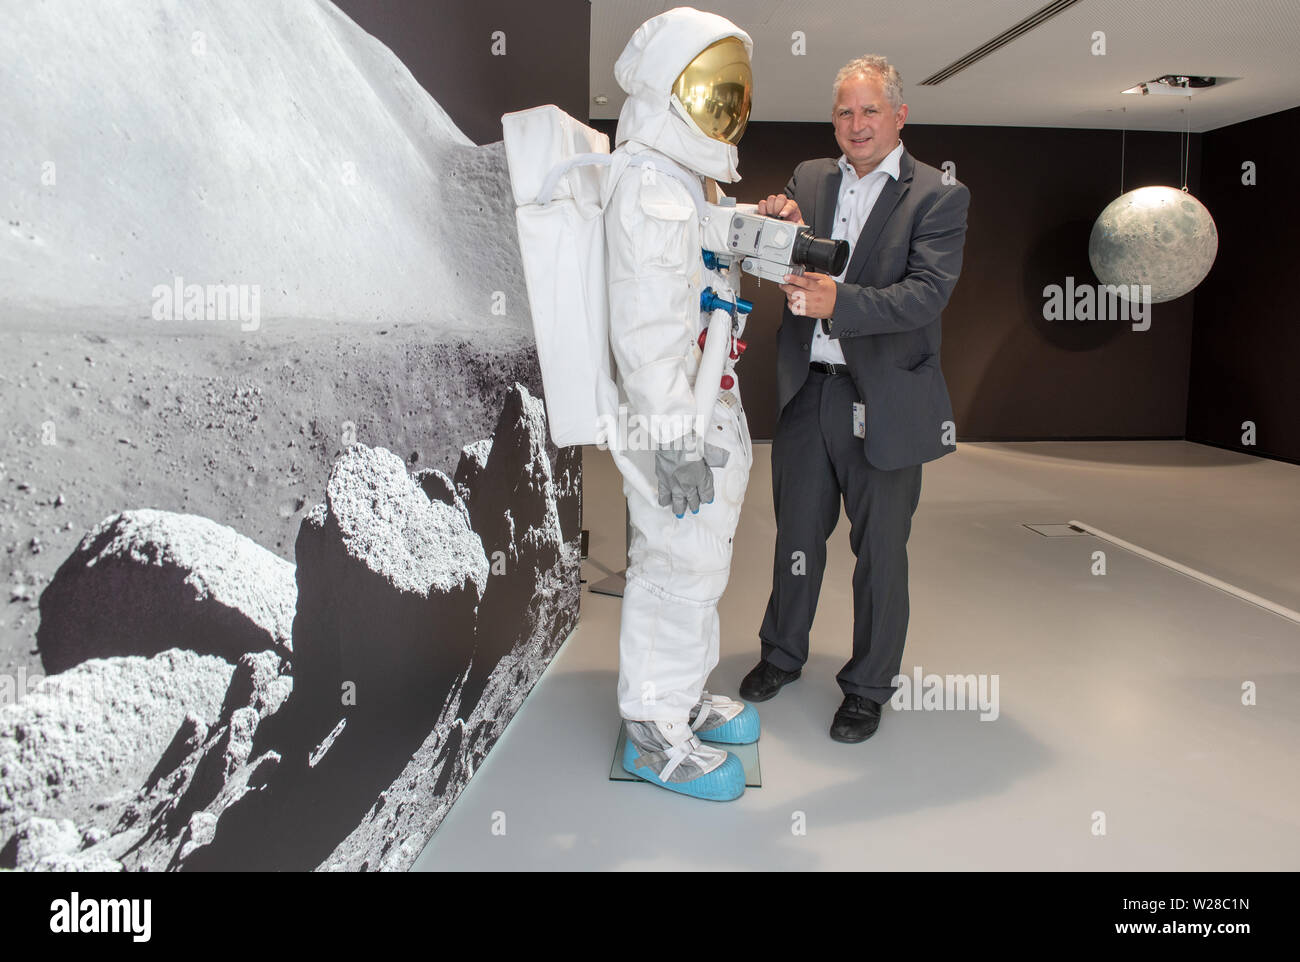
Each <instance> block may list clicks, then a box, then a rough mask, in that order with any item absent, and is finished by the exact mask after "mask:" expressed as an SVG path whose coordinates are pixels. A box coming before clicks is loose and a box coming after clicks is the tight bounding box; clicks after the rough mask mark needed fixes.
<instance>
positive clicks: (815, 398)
mask: <svg viewBox="0 0 1300 962" xmlns="http://www.w3.org/2000/svg"><path fill="white" fill-rule="evenodd" d="M859 400H860V399H859V397H858V391H857V388H856V387H854V384H853V380H852V378H850V377H849V376H848V375H846V374H832V375H827V374H821V373H818V372H816V371H810V372H809V373H808V380H807V381H806V382H805V383H804V386H803V387H802V388H801V389H800V390H799V393H798V394H796V395H795V396H794V397H793V398H792V399H791V400H790V402H789V403H788V404H787V405H786V406H785V410H784V411H782V412H781V418H780V421H779V422H778V423H777V428H776V436H775V438H773V441H772V497H773V500H774V502H775V506H776V556H775V560H774V562H773V571H772V597H771V598H770V600H769V601H768V603H767V614H766V615H765V616H764V617H763V627H762V628H761V629H760V630H759V637H760V639H761V640H762V649H763V658H765V659H766V660H767V661H770V662H771V663H772V664H774V665H776V666H777V667H778V668H781V669H783V670H784V671H794V670H795V669H797V668H801V667H802V666H803V664H804V662H806V661H807V660H808V633H809V630H810V629H811V628H812V622H813V615H815V614H816V612H817V596H818V594H819V593H820V591H821V586H822V573H823V572H824V571H825V569H826V539H827V538H829V537H830V534H831V532H832V531H834V530H835V525H836V523H837V522H838V521H839V517H840V499H841V498H843V501H844V508H845V513H846V514H847V515H848V518H849V524H850V528H849V544H850V545H851V546H852V548H853V554H854V556H855V557H856V558H857V564H856V566H855V567H854V569H853V657H852V658H850V659H849V661H848V663H847V664H845V666H844V667H843V668H842V669H840V672H839V674H838V675H836V676H835V677H836V680H837V681H839V683H840V688H841V689H842V690H843V691H844V693H845V694H846V695H849V694H853V695H861V696H863V697H865V698H869V699H870V700H872V701H874V702H877V703H879V704H884V703H885V702H886V701H888V700H889V699H890V697H891V696H892V694H893V691H894V683H893V678H894V677H895V676H896V675H897V674H898V671H899V666H900V664H901V662H902V659H903V642H904V640H905V639H906V637H907V616H908V601H907V536H908V534H909V533H910V531H911V528H912V513H913V512H914V511H915V510H916V504H917V501H918V500H919V499H920V496H921V466H920V465H919V464H917V465H913V466H911V467H906V468H899V469H898V470H896V471H878V470H876V469H875V468H873V467H872V466H871V465H870V464H869V463H868V462H867V457H866V453H865V451H864V450H863V442H862V439H861V438H857V437H854V435H853V405H854V404H855V403H856V402H858V401H859Z"/></svg>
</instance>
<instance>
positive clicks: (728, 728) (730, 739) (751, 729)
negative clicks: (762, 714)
mask: <svg viewBox="0 0 1300 962" xmlns="http://www.w3.org/2000/svg"><path fill="white" fill-rule="evenodd" d="M760 730H761V726H760V725H759V722H758V709H757V708H755V707H754V706H753V705H751V704H749V703H746V704H745V709H744V711H742V712H741V713H740V714H739V715H737V716H736V717H735V718H733V719H731V721H729V722H723V723H722V724H721V725H719V726H718V727H717V728H714V729H711V730H709V731H707V732H696V733H695V737H696V738H698V739H699V740H700V741H702V742H715V743H717V744H720V745H749V744H751V743H753V742H756V741H758V736H759V734H760Z"/></svg>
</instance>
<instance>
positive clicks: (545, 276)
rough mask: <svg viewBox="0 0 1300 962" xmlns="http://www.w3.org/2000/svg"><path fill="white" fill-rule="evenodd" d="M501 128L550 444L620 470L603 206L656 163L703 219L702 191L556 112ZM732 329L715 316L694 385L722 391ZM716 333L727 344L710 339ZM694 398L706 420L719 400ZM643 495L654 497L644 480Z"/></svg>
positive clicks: (508, 121) (678, 171) (663, 163)
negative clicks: (602, 451)
mask: <svg viewBox="0 0 1300 962" xmlns="http://www.w3.org/2000/svg"><path fill="white" fill-rule="evenodd" d="M501 127H502V130H503V132H504V141H505V150H506V163H507V166H508V167H509V170H510V183H511V190H512V193H513V195H514V201H515V208H516V209H515V222H516V225H517V227H518V230H519V248H520V253H521V255H522V259H523V265H524V280H525V282H526V284H527V287H528V303H529V307H530V308H531V311H532V317H533V332H534V334H535V335H536V339H537V356H538V361H539V363H540V365H541V369H542V385H543V388H544V389H545V395H546V415H547V422H548V423H549V424H550V431H551V439H552V440H553V441H554V442H555V443H556V445H558V446H560V447H564V446H566V445H570V444H596V443H601V444H606V443H607V444H608V445H609V449H610V451H611V453H612V454H613V455H614V458H615V461H616V462H618V463H619V465H620V467H624V464H625V461H624V459H623V458H622V457H620V454H621V451H622V450H623V448H624V441H625V439H623V438H619V437H614V436H612V435H611V434H610V431H611V430H613V429H615V427H616V426H617V425H619V424H620V423H623V424H625V423H626V420H625V419H623V420H622V421H620V419H619V418H618V417H617V413H618V404H619V392H618V385H617V383H616V381H615V368H614V361H613V357H612V355H611V352H610V344H609V289H608V286H607V278H606V270H605V219H604V211H605V206H606V204H607V203H608V201H609V197H610V195H611V194H612V192H613V190H614V187H615V185H617V183H618V180H619V178H620V177H621V176H622V174H623V172H624V171H625V170H626V169H627V167H628V166H641V165H648V164H653V166H654V168H655V169H656V170H657V171H660V172H663V173H667V174H669V175H671V176H673V177H675V178H676V179H677V180H679V181H681V182H682V184H683V185H685V187H686V189H687V190H688V191H689V192H690V194H691V197H692V199H693V200H694V202H695V207H696V211H697V213H698V214H699V216H700V217H701V218H702V219H703V218H705V217H706V216H707V213H706V212H707V209H708V207H709V205H708V204H707V202H706V200H705V198H704V191H703V188H702V187H701V185H700V182H699V180H698V179H697V178H695V177H693V176H691V175H690V174H689V173H688V172H687V171H686V170H684V169H683V168H681V167H680V166H679V165H677V164H675V163H673V162H672V161H671V160H669V159H668V158H666V157H663V156H662V155H659V154H656V155H655V156H654V158H653V159H650V158H647V157H644V156H643V155H630V154H625V153H615V154H612V155H611V154H610V152H609V138H608V137H607V136H605V135H604V134H602V133H600V132H599V131H597V130H593V129H592V128H591V127H588V126H587V125H586V124H583V123H582V122H580V121H578V120H576V119H574V118H573V117H571V116H569V115H568V114H567V113H565V112H564V111H563V110H561V109H560V108H559V107H556V106H554V105H553V104H546V105H544V106H541V107H533V108H531V109H529V110H521V111H517V112H515V113H509V114H506V115H505V116H503V117H502V118H501ZM730 323H731V322H730V317H729V316H728V315H727V313H726V312H725V311H721V310H719V311H715V312H714V316H713V318H712V320H711V322H710V325H709V336H708V338H707V339H706V343H705V347H704V353H703V357H702V359H701V363H700V372H701V376H700V377H697V380H696V383H697V384H710V383H711V384H717V383H718V375H719V374H720V373H721V370H722V365H723V363H724V361H725V358H726V351H727V341H728V338H729V336H730ZM715 327H717V328H719V329H720V331H721V336H716V337H715V336H714V328H715ZM715 369H716V370H715ZM706 372H708V373H706ZM710 374H711V376H709V375H710ZM705 377H707V379H703V378H705ZM704 393H706V392H700V394H704ZM716 393H717V392H716V390H715V391H714V392H713V394H714V395H715V396H716ZM696 400H697V407H699V408H700V409H701V410H700V412H699V413H702V414H704V415H705V416H706V417H707V415H708V412H709V411H710V410H711V409H712V406H713V402H714V397H713V396H710V397H708V398H705V397H702V396H699V395H697V398H696ZM624 477H625V478H626V477H628V473H627V472H626V471H624ZM633 483H637V480H633ZM642 486H643V485H642V484H641V483H638V487H642ZM644 487H645V488H646V489H647V490H648V491H653V488H652V487H650V485H649V483H648V481H645V482H644ZM648 497H650V499H651V500H652V501H653V500H655V499H656V495H654V494H649V495H648Z"/></svg>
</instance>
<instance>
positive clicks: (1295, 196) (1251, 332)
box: [1187, 108, 1300, 462]
mask: <svg viewBox="0 0 1300 962" xmlns="http://www.w3.org/2000/svg"><path fill="white" fill-rule="evenodd" d="M1297 141H1300V108H1296V109H1293V110H1286V111H1283V112H1281V113H1277V114H1271V115H1270V116H1267V117H1260V118H1258V119H1256V120H1250V121H1247V122H1245V123H1241V124H1233V125H1232V126H1231V127H1221V128H1219V129H1218V130H1215V131H1211V132H1210V133H1208V134H1206V135H1205V162H1204V168H1203V170H1204V173H1203V176H1202V185H1203V186H1202V193H1201V200H1202V201H1203V202H1204V203H1205V205H1206V206H1207V207H1208V208H1209V209H1210V213H1211V214H1213V215H1214V220H1215V223H1216V225H1217V226H1218V229H1219V255H1218V257H1217V258H1216V260H1215V263H1214V267H1213V268H1212V269H1211V270H1210V274H1209V277H1207V278H1206V279H1205V281H1204V283H1202V284H1201V286H1200V287H1199V288H1198V289H1197V291H1196V336H1195V338H1194V340H1193V343H1192V358H1191V396H1190V399H1189V402H1188V409H1187V438H1188V440H1191V441H1201V442H1204V443H1206V444H1214V445H1218V446H1220V447H1227V448H1233V449H1234V450H1238V451H1245V452H1247V453H1250V454H1256V455H1262V456H1266V457H1274V458H1281V459H1283V460H1288V461H1297V462H1300V311H1297V309H1296V285H1297V280H1298V279H1300V240H1297V229H1300V228H1298V227H1297V222H1298V221H1300V182H1297V177H1296V172H1295V163H1294V156H1293V155H1294V153H1295V144H1296V143H1297ZM1248 160H1249V161H1254V163H1255V173H1256V184H1255V186H1253V187H1248V186H1245V185H1244V184H1243V183H1242V182H1241V177H1242V164H1243V163H1244V162H1245V161H1248ZM1243 421H1253V422H1255V426H1256V445H1255V446H1254V447H1243V446H1242V443H1241V438H1242V428H1241V425H1242V422H1243Z"/></svg>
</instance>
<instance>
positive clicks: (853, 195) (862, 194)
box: [812, 140, 903, 364]
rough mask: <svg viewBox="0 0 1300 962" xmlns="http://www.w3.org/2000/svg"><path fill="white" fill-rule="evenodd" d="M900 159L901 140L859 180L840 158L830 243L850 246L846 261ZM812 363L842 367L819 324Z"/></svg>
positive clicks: (841, 356)
mask: <svg viewBox="0 0 1300 962" xmlns="http://www.w3.org/2000/svg"><path fill="white" fill-rule="evenodd" d="M902 157H903V142H902V141H901V140H900V141H899V142H898V145H897V146H896V147H894V149H893V150H891V151H890V152H889V153H888V154H886V155H885V159H884V160H882V161H881V162H880V164H879V166H877V167H876V169H875V170H873V171H872V172H871V173H869V174H867V176H865V177H859V176H858V175H857V172H856V171H855V170H854V169H853V165H852V164H850V163H849V162H848V161H847V160H846V159H845V158H844V155H843V154H840V159H839V165H840V174H841V176H840V195H839V199H838V200H836V202H835V229H834V230H833V231H832V232H831V239H832V240H844V241H848V242H849V259H850V260H851V259H852V258H853V246H854V245H855V244H857V242H858V235H859V234H861V233H862V228H863V225H865V224H866V222H867V218H868V217H870V216H871V208H873V207H875V206H876V199H877V198H878V197H880V192H881V191H882V190H884V189H885V179H886V178H888V177H892V178H894V180H898V175H899V165H900V164H901V162H902ZM848 269H849V267H848V263H847V262H846V263H845V265H844V270H843V271H840V273H839V274H837V275H836V277H835V280H837V281H841V282H842V281H843V280H844V275H845V273H847V272H848ZM813 332H814V333H813V342H812V360H814V361H823V362H825V363H827V364H843V363H844V352H843V351H842V350H840V342H839V341H837V340H834V339H832V338H831V337H830V335H828V334H826V333H824V332H823V331H822V325H821V322H820V321H818V322H817V324H815V325H814V326H813Z"/></svg>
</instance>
